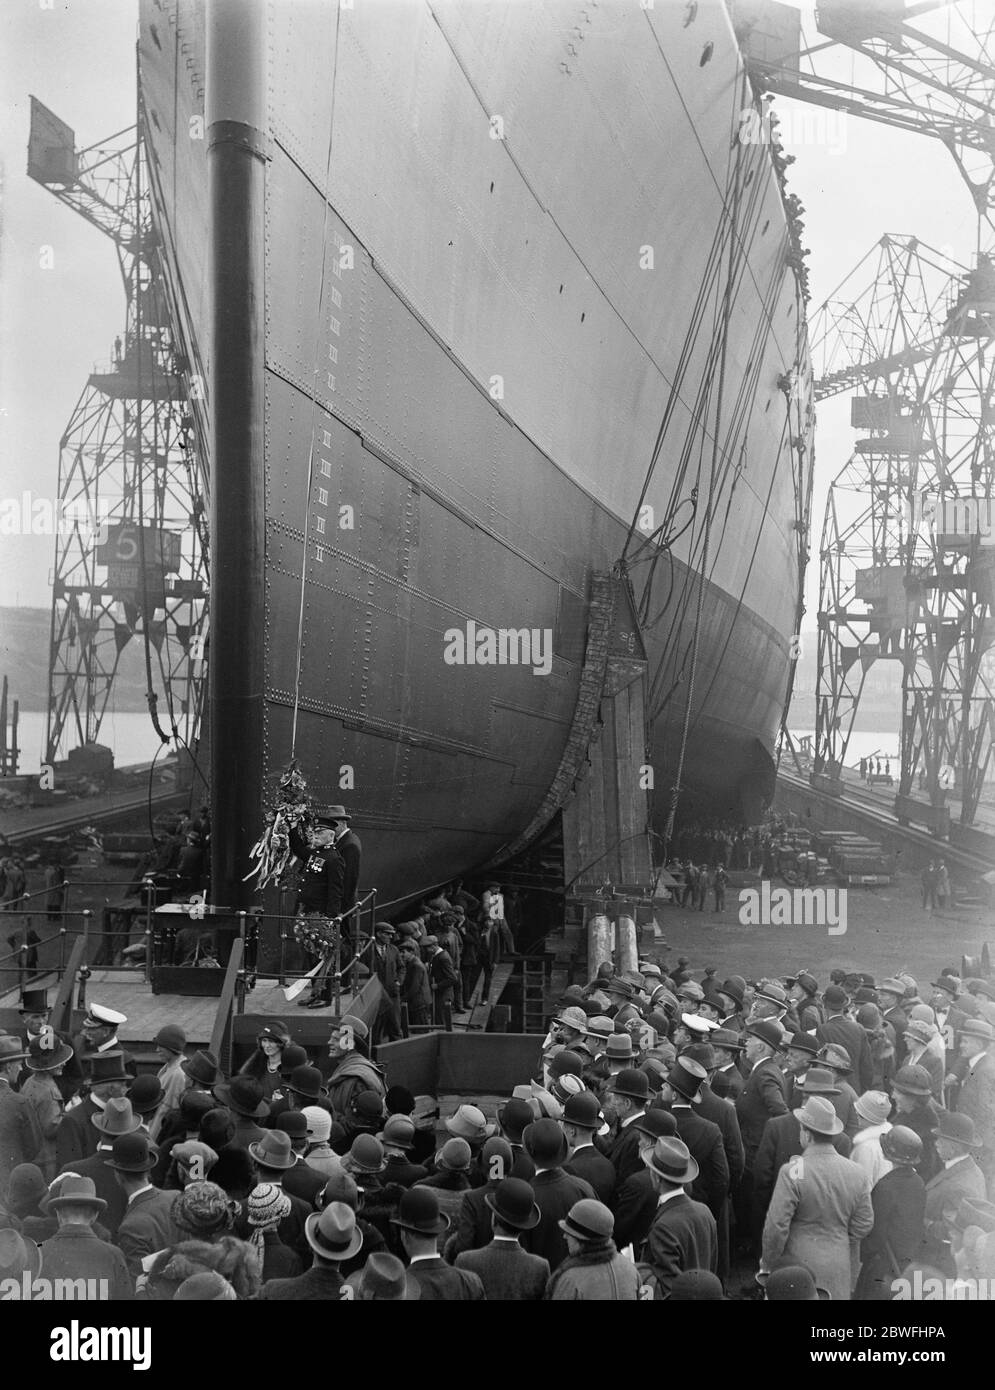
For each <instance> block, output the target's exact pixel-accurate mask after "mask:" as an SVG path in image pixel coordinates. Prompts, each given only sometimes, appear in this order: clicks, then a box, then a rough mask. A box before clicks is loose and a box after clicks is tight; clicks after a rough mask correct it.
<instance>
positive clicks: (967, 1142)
mask: <svg viewBox="0 0 995 1390" xmlns="http://www.w3.org/2000/svg"><path fill="white" fill-rule="evenodd" d="M913 1094H918V1093H916V1092H914V1093H913ZM933 1132H934V1134H935V1135H936V1137H937V1139H946V1140H948V1141H949V1142H950V1143H951V1144H960V1145H961V1146H962V1147H963V1148H965V1149H980V1148H981V1145H980V1144H979V1143H978V1142H977V1140H976V1139H975V1137H974V1121H973V1120H972V1118H971V1116H970V1115H965V1114H963V1113H962V1112H961V1111H960V1110H941V1111H939V1113H938V1114H937V1116H936V1129H935V1130H934V1131H933Z"/></svg>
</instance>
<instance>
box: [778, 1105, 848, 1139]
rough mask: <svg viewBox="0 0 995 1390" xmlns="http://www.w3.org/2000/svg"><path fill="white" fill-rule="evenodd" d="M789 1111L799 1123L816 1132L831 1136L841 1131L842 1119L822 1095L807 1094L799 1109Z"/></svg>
mask: <svg viewBox="0 0 995 1390" xmlns="http://www.w3.org/2000/svg"><path fill="white" fill-rule="evenodd" d="M791 1113H792V1114H793V1115H794V1117H795V1119H796V1120H797V1121H798V1123H799V1124H800V1125H802V1126H803V1127H804V1128H805V1129H810V1130H813V1131H814V1132H815V1133H816V1134H825V1135H829V1136H832V1135H834V1134H841V1133H842V1132H843V1121H842V1120H841V1119H840V1117H839V1116H838V1115H837V1113H836V1111H835V1110H834V1109H833V1107H832V1105H831V1104H830V1102H829V1101H828V1100H823V1098H822V1096H809V1097H808V1099H807V1100H806V1101H805V1104H804V1105H803V1106H802V1107H801V1109H800V1110H792V1112H791Z"/></svg>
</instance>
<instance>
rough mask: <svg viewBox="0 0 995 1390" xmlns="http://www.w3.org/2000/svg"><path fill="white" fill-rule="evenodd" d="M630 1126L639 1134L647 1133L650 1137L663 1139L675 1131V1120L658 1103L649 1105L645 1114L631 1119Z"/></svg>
mask: <svg viewBox="0 0 995 1390" xmlns="http://www.w3.org/2000/svg"><path fill="white" fill-rule="evenodd" d="M632 1128H633V1129H637V1130H638V1131H639V1133H640V1134H648V1135H649V1136H650V1138H651V1139H663V1138H664V1137H665V1136H670V1135H674V1134H676V1133H677V1121H676V1120H675V1119H674V1117H673V1115H672V1114H671V1113H670V1111H669V1110H664V1109H663V1108H662V1107H661V1106H659V1105H651V1106H650V1108H649V1109H648V1110H647V1111H646V1113H645V1114H643V1115H639V1116H637V1117H636V1119H634V1120H633V1121H632Z"/></svg>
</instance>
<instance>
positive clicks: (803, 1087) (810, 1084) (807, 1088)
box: [798, 1067, 840, 1096]
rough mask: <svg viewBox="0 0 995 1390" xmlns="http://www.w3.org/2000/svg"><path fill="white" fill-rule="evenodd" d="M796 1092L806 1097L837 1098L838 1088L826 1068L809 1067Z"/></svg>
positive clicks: (834, 1079)
mask: <svg viewBox="0 0 995 1390" xmlns="http://www.w3.org/2000/svg"><path fill="white" fill-rule="evenodd" d="M798 1090H799V1091H801V1092H802V1093H803V1094H804V1095H807V1096H838V1095H839V1094H840V1088H839V1087H838V1086H837V1085H836V1078H835V1077H834V1076H833V1074H832V1072H831V1071H830V1070H829V1069H828V1067H809V1069H808V1071H807V1072H806V1073H805V1080H804V1081H802V1082H801V1083H800V1084H799V1085H798Z"/></svg>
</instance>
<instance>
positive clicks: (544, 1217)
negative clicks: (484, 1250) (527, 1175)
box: [523, 1120, 597, 1271]
mask: <svg viewBox="0 0 995 1390" xmlns="http://www.w3.org/2000/svg"><path fill="white" fill-rule="evenodd" d="M523 1137H524V1140H525V1151H526V1153H527V1154H528V1155H529V1157H530V1158H531V1159H532V1162H533V1163H534V1164H535V1176H534V1177H533V1178H532V1190H533V1192H534V1193H535V1200H536V1204H537V1205H538V1207H539V1213H540V1215H539V1221H538V1222H537V1224H536V1225H535V1226H534V1227H533V1228H532V1229H531V1230H529V1231H526V1232H525V1234H524V1236H523V1243H524V1245H525V1249H526V1250H528V1251H529V1252H530V1253H531V1254H533V1255H541V1256H542V1257H543V1258H544V1259H545V1260H547V1261H548V1262H549V1267H550V1269H551V1270H554V1271H555V1269H556V1267H557V1265H558V1264H560V1263H561V1261H563V1260H565V1259H566V1256H567V1245H566V1241H565V1240H564V1239H563V1232H562V1230H561V1229H560V1225H559V1223H560V1221H561V1220H562V1219H563V1217H565V1216H566V1214H567V1212H568V1211H569V1210H570V1208H571V1207H572V1206H573V1204H574V1202H579V1201H580V1200H581V1198H582V1197H594V1188H593V1187H592V1186H591V1184H590V1183H589V1182H585V1181H584V1179H583V1178H578V1177H575V1176H574V1175H573V1174H572V1173H565V1172H564V1171H563V1165H564V1163H565V1162H566V1161H567V1154H568V1152H569V1150H568V1147H567V1140H566V1135H565V1134H564V1133H563V1131H562V1129H561V1128H560V1126H559V1125H558V1124H557V1122H556V1120H537V1121H536V1122H535V1123H534V1124H531V1125H529V1126H528V1128H527V1129H526V1131H525V1134H524V1136H523ZM595 1200H597V1199H595Z"/></svg>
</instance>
